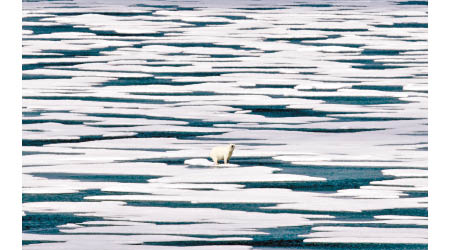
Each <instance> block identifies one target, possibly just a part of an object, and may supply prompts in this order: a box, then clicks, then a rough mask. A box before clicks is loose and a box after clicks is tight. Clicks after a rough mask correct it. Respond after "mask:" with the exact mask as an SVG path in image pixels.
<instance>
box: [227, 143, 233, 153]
mask: <svg viewBox="0 0 450 250" xmlns="http://www.w3.org/2000/svg"><path fill="white" fill-rule="evenodd" d="M228 147H229V148H230V152H233V150H234V144H230V145H228Z"/></svg>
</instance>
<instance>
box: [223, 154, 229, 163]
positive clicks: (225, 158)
mask: <svg viewBox="0 0 450 250" xmlns="http://www.w3.org/2000/svg"><path fill="white" fill-rule="evenodd" d="M229 159H230V158H229V157H228V155H225V156H224V157H223V163H224V164H228V160H229Z"/></svg>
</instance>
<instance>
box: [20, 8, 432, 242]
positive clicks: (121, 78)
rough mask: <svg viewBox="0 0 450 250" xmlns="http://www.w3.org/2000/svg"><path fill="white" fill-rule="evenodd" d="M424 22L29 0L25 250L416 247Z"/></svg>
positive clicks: (422, 226) (376, 12) (372, 12)
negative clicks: (222, 155)
mask: <svg viewBox="0 0 450 250" xmlns="http://www.w3.org/2000/svg"><path fill="white" fill-rule="evenodd" d="M427 13H428V12H427V1H406V0H398V1H388V0H380V1H350V0H348V1H347V0H339V1H328V0H326V1H320V3H319V2H318V1H312V0H305V1H298V2H295V1H287V0H282V1H269V0H262V1H251V0H243V1H235V0H233V1H218V0H217V1H216V0H213V1H210V0H208V1H206V0H205V1H203V0H201V1H182V0H180V1H178V0H176V1H152V0H150V1H148V0H145V1H144V0H130V1H124V0H111V1H103V2H102V1H92V0H73V1H44V0H42V1H41V0H39V1H25V2H24V3H23V23H22V27H23V30H22V37H23V51H22V53H23V55H22V57H23V60H22V61H23V66H22V67H23V101H22V105H23V109H22V117H23V126H22V129H23V135H22V137H23V141H22V144H23V161H22V162H23V167H22V174H23V195H22V200H23V214H22V223H23V227H22V228H23V249H25V250H27V249H30V250H34V249H36V250H37V249H45V250H48V249H64V250H68V249H69V250H70V249H74V250H75V249H77V250H78V249H96V250H97V249H120V250H128V249H129V250H134V249H227V250H229V249H231V250H232V249H239V250H240V249H294V248H295V249H297V248H302V249H303V248H304V249H317V250H319V249H320V250H322V249H427V227H428V220H427V215H428V199H427V198H428V184H427V182H428V178H427V176H428V171H427V150H428V139H427V131H428V128H427V126H428V121H427V108H428V107H427V101H428V92H427V89H428V88H427V75H428V73H427V57H428V51H427V43H428V42H427V30H428V29H427V28H428V23H427ZM230 143H233V144H235V145H236V149H235V151H234V152H233V156H232V157H231V159H230V162H229V163H228V164H220V165H218V166H215V165H214V163H213V162H212V161H211V159H210V158H209V152H210V150H211V148H213V147H215V146H218V145H227V144H230Z"/></svg>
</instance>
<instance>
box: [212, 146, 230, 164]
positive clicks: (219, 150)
mask: <svg viewBox="0 0 450 250" xmlns="http://www.w3.org/2000/svg"><path fill="white" fill-rule="evenodd" d="M233 150H234V144H229V145H227V146H218V147H214V148H213V149H212V150H211V153H210V154H209V156H211V158H212V160H213V161H214V164H215V165H218V164H219V161H221V160H223V163H224V164H227V163H228V161H229V160H230V158H231V154H233Z"/></svg>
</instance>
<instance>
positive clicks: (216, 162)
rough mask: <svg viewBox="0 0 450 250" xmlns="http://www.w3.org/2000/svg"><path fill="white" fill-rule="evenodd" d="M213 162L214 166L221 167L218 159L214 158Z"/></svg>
mask: <svg viewBox="0 0 450 250" xmlns="http://www.w3.org/2000/svg"><path fill="white" fill-rule="evenodd" d="M212 159H213V161H214V165H219V160H218V159H217V157H212Z"/></svg>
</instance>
